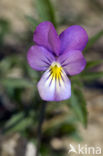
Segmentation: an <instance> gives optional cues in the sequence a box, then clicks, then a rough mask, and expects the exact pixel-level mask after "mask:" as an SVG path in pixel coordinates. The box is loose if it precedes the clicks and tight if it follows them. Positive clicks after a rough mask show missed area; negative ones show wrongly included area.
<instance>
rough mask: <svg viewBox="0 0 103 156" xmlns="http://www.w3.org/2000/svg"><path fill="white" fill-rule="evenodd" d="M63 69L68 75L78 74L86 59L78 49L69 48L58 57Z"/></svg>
mask: <svg viewBox="0 0 103 156" xmlns="http://www.w3.org/2000/svg"><path fill="white" fill-rule="evenodd" d="M58 62H60V64H61V66H62V67H63V68H64V71H65V72H66V73H67V74H69V75H76V74H79V73H80V72H81V71H82V70H83V69H84V68H85V66H86V60H85V58H84V56H83V54H82V52H81V51H79V50H70V51H68V52H65V53H64V54H62V55H61V56H60V57H59V58H58Z"/></svg>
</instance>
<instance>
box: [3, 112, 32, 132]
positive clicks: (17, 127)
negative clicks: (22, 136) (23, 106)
mask: <svg viewBox="0 0 103 156" xmlns="http://www.w3.org/2000/svg"><path fill="white" fill-rule="evenodd" d="M33 113H34V112H31V113H29V115H28V116H27V115H26V114H25V113H24V112H20V113H17V114H15V115H13V116H12V117H11V118H10V119H9V120H8V121H7V123H6V124H5V126H4V128H3V132H4V133H5V132H6V133H11V132H17V131H23V130H25V129H26V128H28V127H29V126H31V125H32V124H33V122H34V118H33Z"/></svg>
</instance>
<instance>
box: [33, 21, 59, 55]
mask: <svg viewBox="0 0 103 156" xmlns="http://www.w3.org/2000/svg"><path fill="white" fill-rule="evenodd" d="M33 40H34V42H35V43H36V44H38V45H40V46H44V47H45V48H47V49H48V50H50V51H51V52H53V53H54V54H55V55H56V56H58V55H59V52H60V39H59V36H58V34H57V32H56V30H55V28H54V26H53V24H52V23H51V22H48V21H46V22H42V23H40V24H39V25H38V26H37V28H36V30H35V32H34V36H33Z"/></svg>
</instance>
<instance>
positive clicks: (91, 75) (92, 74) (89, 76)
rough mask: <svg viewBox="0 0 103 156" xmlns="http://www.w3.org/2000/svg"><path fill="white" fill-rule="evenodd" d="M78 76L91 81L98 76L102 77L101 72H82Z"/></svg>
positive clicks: (102, 73)
mask: <svg viewBox="0 0 103 156" xmlns="http://www.w3.org/2000/svg"><path fill="white" fill-rule="evenodd" d="M79 76H80V78H81V79H82V80H85V81H91V80H95V79H98V78H103V72H83V73H81V74H80V75H79Z"/></svg>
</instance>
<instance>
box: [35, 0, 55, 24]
mask: <svg viewBox="0 0 103 156" xmlns="http://www.w3.org/2000/svg"><path fill="white" fill-rule="evenodd" d="M36 9H37V12H38V15H39V17H40V19H41V21H46V20H49V21H51V22H52V23H53V24H54V25H55V26H56V20H55V12H54V8H53V5H52V3H51V2H50V0H36Z"/></svg>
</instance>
